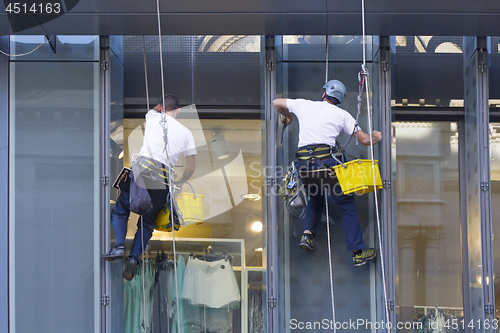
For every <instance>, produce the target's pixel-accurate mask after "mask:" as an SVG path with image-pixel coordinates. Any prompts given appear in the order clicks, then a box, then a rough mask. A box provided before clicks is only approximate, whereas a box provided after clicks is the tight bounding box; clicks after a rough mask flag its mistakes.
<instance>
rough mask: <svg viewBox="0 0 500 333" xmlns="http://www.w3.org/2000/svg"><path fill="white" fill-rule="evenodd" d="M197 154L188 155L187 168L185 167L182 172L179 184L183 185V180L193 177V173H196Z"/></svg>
mask: <svg viewBox="0 0 500 333" xmlns="http://www.w3.org/2000/svg"><path fill="white" fill-rule="evenodd" d="M195 156H196V155H190V156H186V164H187V165H186V168H185V169H184V173H183V174H182V177H181V179H179V183H180V184H179V185H181V186H182V184H183V182H185V181H187V180H188V179H189V178H191V176H192V175H193V173H194V167H195V162H194V157H195Z"/></svg>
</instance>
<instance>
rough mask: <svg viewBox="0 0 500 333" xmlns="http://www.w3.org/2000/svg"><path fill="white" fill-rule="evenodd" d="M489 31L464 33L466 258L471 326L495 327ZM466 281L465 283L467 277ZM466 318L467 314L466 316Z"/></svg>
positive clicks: (475, 329) (486, 329)
mask: <svg viewBox="0 0 500 333" xmlns="http://www.w3.org/2000/svg"><path fill="white" fill-rule="evenodd" d="M486 45H487V43H486V38H485V37H465V38H464V81H465V87H464V91H465V98H464V99H465V101H464V102H465V103H464V105H465V121H464V131H465V136H464V137H463V138H461V139H462V140H464V141H465V142H464V144H463V145H462V146H463V147H464V148H465V151H464V152H461V154H464V155H465V166H464V167H465V179H462V180H461V181H463V182H464V183H465V193H464V194H465V195H464V196H462V202H461V203H462V205H465V207H466V212H465V214H466V217H465V219H466V225H465V226H463V227H466V233H467V243H465V244H463V246H466V250H467V251H468V253H467V255H468V261H467V262H464V279H467V281H464V287H465V288H467V289H468V290H464V295H465V294H466V293H468V295H467V297H468V298H469V302H468V303H469V304H470V309H469V311H468V313H469V315H470V320H471V321H472V323H473V327H470V328H469V329H470V330H471V331H472V332H490V331H491V332H493V329H492V327H491V326H490V327H488V326H486V323H488V322H491V321H492V320H494V319H495V315H494V314H495V309H494V304H495V302H494V292H493V287H494V286H493V282H494V280H493V254H492V253H493V251H492V227H491V203H490V200H491V199H490V198H491V193H490V165H489V162H490V161H489V127H488V126H489V103H488V96H489V93H488V66H487V64H488V59H487V56H488V51H487V48H486V47H487V46H486ZM466 282H467V283H466ZM466 322H467V316H466Z"/></svg>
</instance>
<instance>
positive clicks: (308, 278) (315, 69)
mask: <svg viewBox="0 0 500 333" xmlns="http://www.w3.org/2000/svg"><path fill="white" fill-rule="evenodd" d="M290 38H295V36H291V37H290V36H283V44H284V45H283V47H284V49H285V48H286V47H287V45H288V46H289V47H291V46H293V45H294V44H293V43H292V42H290V41H288V44H287V39H288V40H289V39H290ZM331 38H332V40H335V41H336V40H343V39H342V38H343V37H342V36H338V37H337V36H332V37H331ZM352 38H355V39H357V40H359V36H357V37H352ZM321 39H323V45H321ZM309 40H311V41H312V40H317V41H318V43H317V44H312V43H311V44H301V45H300V46H297V47H300V48H302V51H303V52H304V53H303V54H308V51H309V52H311V54H312V55H313V56H314V55H315V54H316V53H315V52H320V51H319V49H321V48H322V50H321V52H323V55H324V49H325V45H324V41H325V37H324V36H311V38H310V39H309ZM369 40H371V39H369ZM295 46H296V45H295ZM358 46H359V44H358ZM316 47H317V48H318V49H317V48H316ZM332 49H333V48H332ZM289 51H290V49H289ZM302 51H301V52H302ZM351 51H352V50H351V49H350V47H349V45H345V43H344V44H342V43H339V45H335V52H334V54H333V55H332V56H333V57H335V54H337V55H341V54H346V53H349V52H351ZM356 52H357V53H358V56H359V57H361V58H356V57H355V59H362V53H361V48H358V49H357V51H356ZM284 54H285V55H284V56H283V59H284V60H283V61H281V59H280V58H279V57H278V58H277V62H278V63H277V73H278V76H277V87H278V89H277V97H286V98H304V99H310V100H319V99H320V97H321V94H322V86H323V84H324V79H325V63H321V62H315V61H311V62H307V61H300V62H298V61H297V62H294V61H293V60H295V59H291V60H292V61H288V60H290V58H287V55H286V51H284ZM351 54H353V53H351ZM307 60H311V59H310V58H308V59H307ZM321 60H324V58H322V59H321ZM350 60H352V58H351V59H350ZM360 65H361V63H355V62H336V63H330V66H329V73H330V77H329V79H338V80H340V81H342V82H343V83H344V84H345V86H346V88H347V96H346V97H345V98H344V101H343V102H342V104H341V105H340V107H341V108H343V109H345V110H347V111H348V112H349V113H350V114H351V115H352V116H353V117H356V109H357V99H356V97H357V95H358V77H357V74H358V72H359V71H360V69H361V66H360ZM373 67H374V65H373V64H372V63H369V64H368V69H369V71H370V74H371V75H370V78H371V80H372V81H371V85H372V87H373V86H374V85H375V82H377V79H378V72H376V71H374V70H373V69H374V68H373ZM375 93H376V92H375ZM374 103H377V104H378V103H379V101H378V98H377V99H372V100H371V105H372V106H373V108H374V110H377V107H378V105H373V104H374ZM359 124H360V126H361V128H362V129H363V130H365V131H367V132H368V121H367V112H366V101H365V95H364V94H363V104H362V110H361V115H360V118H359ZM299 127H300V124H298V123H297V121H293V122H292V124H291V125H290V126H289V127H287V128H286V129H285V130H284V142H283V145H282V146H281V147H280V148H279V150H278V153H279V155H278V163H279V166H278V170H277V172H278V174H277V175H276V178H277V180H278V181H280V180H281V179H282V178H283V176H284V173H285V172H286V168H287V166H288V163H289V162H291V161H292V160H293V159H294V158H295V153H296V151H297V144H298V130H299ZM348 139H349V136H348V135H347V134H345V133H344V134H341V135H340V136H339V137H338V142H339V143H341V144H344V143H346V142H347V140H348ZM279 140H280V139H278V141H279ZM355 141H356V140H355V139H353V140H351V143H350V144H349V145H348V146H347V147H346V150H347V152H348V153H349V154H351V155H354V156H356V157H359V156H361V155H362V156H365V157H367V156H369V147H366V146H363V145H361V144H360V145H358V146H356V143H355ZM280 200H281V199H280ZM356 206H357V210H358V213H359V218H360V220H361V229H362V234H363V239H364V242H365V245H366V246H365V247H366V248H368V247H378V246H376V243H377V238H376V224H375V222H374V221H375V215H374V210H373V194H369V195H364V196H356ZM279 207H280V209H279V210H278V211H279V212H284V213H279V214H278V226H279V227H278V233H279V242H280V243H279V245H278V247H279V251H278V255H279V261H280V266H279V274H280V276H279V286H278V287H279V288H280V289H279V292H280V300H281V301H280V304H279V307H280V308H279V314H280V318H279V322H280V327H281V330H282V331H283V332H291V331H293V330H295V329H304V330H307V331H308V332H320V331H324V330H325V329H327V330H331V329H332V326H331V325H332V324H331V320H332V316H333V314H332V305H331V304H332V303H331V293H330V276H329V262H328V241H327V235H326V217H325V215H326V212H324V213H323V216H322V217H321V216H320V221H319V223H318V231H317V235H316V237H315V238H314V243H315V250H314V251H313V252H308V251H305V250H303V249H301V248H300V247H299V243H300V241H301V236H302V234H303V230H304V222H303V221H302V220H298V219H296V218H294V217H293V216H292V215H290V214H288V212H287V211H286V209H285V208H284V207H283V204H282V203H279ZM329 209H330V210H329V213H330V224H331V225H330V232H331V237H332V239H331V246H332V264H333V284H334V293H335V295H334V296H335V312H336V321H337V325H339V324H340V325H344V326H343V327H344V329H345V325H346V323H349V321H350V320H352V321H354V322H356V320H358V319H361V320H364V323H379V324H380V323H381V320H382V319H381V318H380V320H377V309H378V307H379V306H381V307H382V308H383V305H382V304H383V303H380V301H382V298H380V300H379V299H376V287H377V286H378V285H380V286H381V284H379V282H380V281H379V280H378V274H377V273H376V271H377V270H378V269H379V267H378V266H379V262H378V261H374V263H373V264H371V263H370V264H368V265H365V266H362V267H354V266H353V261H352V251H346V247H347V245H346V239H345V236H344V230H343V227H342V223H341V221H340V209H339V207H337V205H333V204H330V205H329ZM380 288H382V287H380ZM348 328H349V327H348ZM372 328H373V327H370V325H369V324H368V325H360V326H356V331H359V332H368V331H371V330H372ZM379 328H380V327H379Z"/></svg>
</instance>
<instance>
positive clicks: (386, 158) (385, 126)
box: [380, 36, 397, 332]
mask: <svg viewBox="0 0 500 333" xmlns="http://www.w3.org/2000/svg"><path fill="white" fill-rule="evenodd" d="M380 111H381V118H382V119H381V131H382V142H381V143H380V144H381V162H382V163H381V164H380V173H381V176H382V179H383V184H384V189H383V191H382V200H381V205H380V211H381V222H382V235H385V239H384V243H383V247H384V248H383V249H381V250H383V252H384V255H385V276H386V279H387V281H386V283H387V303H388V304H385V306H387V307H388V309H389V321H390V322H391V323H392V329H390V331H391V332H394V331H395V330H394V328H395V327H396V312H395V311H394V310H395V308H394V302H395V297H396V296H395V288H394V286H395V285H394V251H395V249H394V244H395V243H396V241H395V237H397V229H396V224H395V221H394V219H393V207H392V194H393V191H392V186H391V184H392V178H391V177H392V168H391V165H392V160H391V159H392V157H391V152H392V148H391V146H392V126H391V124H392V119H391V116H392V114H391V44H390V39H389V37H388V36H384V37H380ZM382 301H383V302H384V300H383V299H382Z"/></svg>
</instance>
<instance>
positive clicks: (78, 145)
mask: <svg viewBox="0 0 500 333" xmlns="http://www.w3.org/2000/svg"><path fill="white" fill-rule="evenodd" d="M77 48H78V47H77ZM54 66H56V67H57V70H54ZM10 69H11V76H10V80H11V81H10V82H11V95H10V142H11V149H10V168H9V171H10V180H11V184H10V196H11V198H10V209H9V211H10V222H9V240H10V244H9V247H10V250H9V253H10V260H9V264H10V267H9V273H10V278H9V280H10V283H9V284H10V295H9V297H10V310H9V311H10V327H11V330H12V332H40V333H44V332H46V333H52V332H81V333H88V332H98V331H99V308H100V305H99V304H100V303H99V302H100V296H99V295H100V291H99V290H100V271H99V267H100V264H99V263H100V262H99V255H100V254H99V253H98V252H99V248H100V244H99V225H100V221H99V218H98V217H99V192H98V191H99V186H100V185H99V184H100V182H99V153H98V152H99V137H98V136H99V127H98V119H99V117H98V115H99V104H98V103H99V84H98V78H99V63H98V62H86V63H78V62H59V63H56V64H54V63H46V62H13V63H11V67H10Z"/></svg>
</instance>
